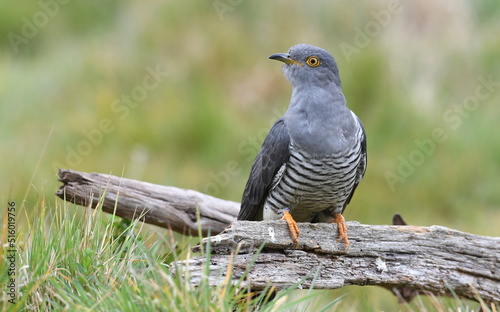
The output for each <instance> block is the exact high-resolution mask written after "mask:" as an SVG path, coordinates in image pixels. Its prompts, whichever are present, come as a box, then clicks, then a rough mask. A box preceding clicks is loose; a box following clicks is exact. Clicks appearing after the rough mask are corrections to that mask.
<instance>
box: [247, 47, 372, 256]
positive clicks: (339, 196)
mask: <svg viewBox="0 0 500 312" xmlns="http://www.w3.org/2000/svg"><path fill="white" fill-rule="evenodd" d="M269 58H270V59H271V60H277V61H280V62H283V63H284V64H283V73H284V76H285V77H286V78H287V80H288V81H289V82H290V84H291V85H292V95H291V99H290V104H289V106H288V108H287V110H286V112H285V113H284V115H283V116H282V117H281V118H279V119H278V120H277V121H276V122H275V123H274V125H273V126H272V127H271V129H270V131H269V133H268V135H267V136H266V138H265V140H264V142H263V144H262V147H261V149H260V151H259V153H258V154H257V157H256V158H255V161H254V163H253V165H252V168H251V170H250V175H249V178H248V181H247V183H246V186H245V189H244V191H243V195H242V200H241V207H240V211H239V213H238V217H237V220H249V221H262V220H279V219H283V220H285V221H286V223H287V224H288V228H289V230H290V234H291V238H292V240H293V242H294V243H295V246H296V247H297V248H298V246H299V243H298V237H299V236H300V229H299V227H298V225H297V222H312V223H317V222H328V223H333V222H334V223H337V225H338V235H339V236H338V241H343V242H344V247H345V250H347V249H348V248H349V246H350V242H349V239H348V236H347V226H346V223H345V219H344V217H343V216H342V213H343V212H344V210H345V208H346V206H347V205H348V204H349V202H350V201H351V199H352V197H353V194H354V191H355V190H356V188H357V186H358V184H359V183H360V181H361V179H362V178H363V176H364V174H365V171H366V167H367V153H366V134H365V130H364V127H363V124H362V123H361V120H360V119H359V118H358V117H357V116H356V115H355V114H354V113H353V112H352V111H351V110H350V109H349V108H347V106H346V99H345V97H344V94H343V93H342V86H341V81H340V75H339V71H338V67H337V62H336V61H335V59H334V57H333V56H332V55H331V54H330V53H329V52H327V51H326V50H324V49H322V48H319V47H316V46H312V45H308V44H298V45H294V46H292V47H291V48H290V49H289V50H288V52H287V53H276V54H273V55H271V56H269Z"/></svg>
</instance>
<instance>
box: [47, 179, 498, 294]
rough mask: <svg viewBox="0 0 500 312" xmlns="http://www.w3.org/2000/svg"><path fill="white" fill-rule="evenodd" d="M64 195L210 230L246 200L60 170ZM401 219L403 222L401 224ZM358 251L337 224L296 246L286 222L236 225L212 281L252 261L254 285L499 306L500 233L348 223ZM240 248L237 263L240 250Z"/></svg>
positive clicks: (195, 270)
mask: <svg viewBox="0 0 500 312" xmlns="http://www.w3.org/2000/svg"><path fill="white" fill-rule="evenodd" d="M59 177H60V178H59V181H61V182H63V185H62V186H61V188H60V190H59V191H58V192H57V193H56V195H57V196H59V197H60V198H62V199H64V200H67V201H71V202H74V203H76V204H78V205H83V206H90V207H92V208H95V207H96V206H97V205H98V203H102V210H103V211H105V212H108V213H115V214H116V215H117V216H120V217H123V218H126V219H135V218H139V219H140V220H141V221H143V222H146V223H150V224H155V225H158V226H161V227H165V228H171V229H172V230H174V231H178V232H181V233H186V234H189V233H197V232H198V224H197V210H198V211H199V217H200V227H201V229H202V231H203V233H204V234H205V235H206V234H207V233H208V232H210V233H212V234H215V233H219V232H222V231H223V230H224V229H225V228H226V226H227V225H229V224H230V223H231V222H232V221H234V220H235V219H236V216H237V214H238V210H239V206H240V205H239V203H235V202H231V201H226V200H222V199H218V198H215V197H211V196H208V195H205V194H202V193H199V192H196V191H193V190H185V189H179V188H175V187H167V186H160V185H155V184H151V183H147V182H141V181H136V180H131V179H125V178H120V177H116V176H112V175H107V174H100V173H84V172H78V171H73V170H60V171H59ZM398 224H404V222H403V221H402V220H401V221H398ZM347 226H348V231H349V232H348V234H349V240H350V242H351V247H350V249H349V250H347V251H344V250H343V248H344V244H343V243H341V242H337V241H336V239H335V238H336V235H337V228H336V224H324V223H316V224H310V223H300V224H299V228H300V231H301V232H300V237H299V244H300V249H294V245H293V243H292V241H291V238H290V233H289V230H288V227H287V225H286V223H285V221H281V220H280V221H264V222H248V221H238V222H233V224H232V226H231V227H229V228H227V229H226V230H224V231H223V232H222V233H220V234H219V235H217V236H214V237H210V238H206V239H205V240H204V243H205V244H207V243H208V242H210V245H211V252H212V253H213V254H212V255H211V258H210V264H209V268H210V274H209V275H208V278H209V281H210V283H211V284H212V285H218V284H219V283H221V282H222V280H223V279H225V278H226V276H225V275H224V274H226V273H227V268H228V266H229V265H230V264H231V267H232V268H233V271H232V276H231V278H232V282H236V281H237V280H238V278H239V277H240V276H242V275H243V274H244V272H245V271H246V270H248V265H249V264H250V263H252V262H254V261H253V260H254V257H255V256H254V254H255V250H256V249H257V248H258V247H259V246H261V245H263V244H264V246H265V249H264V250H262V252H261V253H259V254H258V255H257V258H256V261H255V262H254V263H253V265H252V266H251V267H250V269H249V272H248V276H247V278H246V279H245V280H244V281H243V284H247V285H248V286H250V287H251V288H252V289H254V290H259V289H263V288H264V287H265V286H266V285H268V284H273V285H275V286H276V287H278V288H283V287H287V286H290V285H293V284H295V283H297V282H300V281H301V286H302V287H310V286H311V285H312V287H313V288H317V289H334V288H340V287H342V286H344V285H379V286H382V287H385V288H388V289H390V290H392V291H393V292H395V293H400V294H401V296H402V297H403V299H406V300H409V299H411V298H412V297H413V296H415V295H416V294H418V293H426V292H429V293H433V294H434V295H436V294H437V295H439V294H448V293H450V290H451V291H453V292H454V293H455V294H456V295H458V296H461V297H464V298H468V299H473V300H474V299H477V298H478V297H481V298H482V299H483V300H485V301H487V302H497V303H498V302H500V268H499V262H500V238H496V237H485V236H477V235H472V234H468V233H462V232H459V231H455V230H451V229H447V228H444V227H440V226H432V227H418V226H375V225H362V224H359V223H356V222H347ZM236 249H238V250H239V253H238V254H237V255H235V256H234V257H233V260H232V263H230V259H231V252H232V251H234V250H236ZM205 260H206V257H205V256H200V257H196V258H192V259H191V260H189V261H185V262H177V263H176V268H177V269H178V270H181V272H183V274H185V275H186V276H189V278H191V280H192V283H193V284H195V285H196V284H199V283H200V280H201V279H202V278H204V277H205V275H203V274H202V272H203V267H204V266H205Z"/></svg>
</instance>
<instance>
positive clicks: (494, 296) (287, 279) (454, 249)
mask: <svg viewBox="0 0 500 312" xmlns="http://www.w3.org/2000/svg"><path fill="white" fill-rule="evenodd" d="M347 227H348V233H349V241H350V242H351V247H350V249H349V250H347V251H344V250H343V249H344V244H343V243H342V242H338V241H337V240H336V236H337V234H336V233H337V227H336V224H325V223H316V224H311V223H299V228H300V231H301V232H300V237H299V244H300V247H299V248H300V249H294V244H293V242H292V240H291V237H290V234H289V231H288V227H287V225H286V222H285V221H282V220H280V221H263V222H249V221H237V222H233V224H232V225H231V227H229V228H227V229H226V230H225V231H224V232H222V233H220V234H219V235H217V236H214V237H210V238H205V239H204V242H203V244H204V245H206V244H207V243H210V248H211V253H212V255H211V257H210V264H209V267H210V274H209V276H208V278H209V281H210V284H212V285H218V284H220V283H221V282H222V281H223V280H224V279H226V278H227V276H225V274H226V271H227V268H228V266H229V265H230V259H231V258H232V263H231V267H232V268H233V275H232V276H231V278H232V282H233V283H237V281H238V279H239V278H240V277H241V276H242V275H243V274H244V273H245V271H246V270H248V266H249V264H250V263H251V262H253V260H254V257H255V251H256V250H257V248H259V246H261V245H264V249H263V250H262V252H261V253H259V254H258V255H257V256H256V258H255V262H254V263H253V265H252V266H251V268H250V269H249V271H248V275H247V278H245V279H244V280H243V285H246V286H250V288H251V289H253V290H260V289H264V288H265V287H266V286H267V285H269V284H273V285H274V286H276V287H277V288H284V287H287V286H291V285H293V284H294V283H297V282H299V281H302V282H301V287H304V288H308V287H311V285H312V287H314V288H315V289H335V288H340V287H343V286H345V285H379V286H384V287H386V288H389V289H391V288H393V287H395V288H401V287H405V288H406V289H408V288H414V289H418V290H424V291H429V292H431V293H434V294H446V293H450V291H453V292H454V293H455V294H456V295H457V296H459V297H464V298H468V299H472V300H477V298H478V297H481V298H482V299H483V300H485V301H486V302H500V267H499V262H500V238H497V237H485V236H477V235H472V234H468V233H463V232H459V231H456V230H451V229H448V228H445V227H441V226H431V227H418V226H389V225H363V224H359V223H357V222H347ZM237 249H238V250H239V254H237V255H231V252H233V251H235V250H237ZM205 260H206V257H205V256H200V257H196V258H192V259H190V260H188V261H184V262H179V263H177V268H176V269H177V270H181V272H184V273H185V274H186V275H187V276H189V278H190V279H191V281H192V283H194V284H195V285H197V284H198V283H200V281H201V279H202V278H205V277H206V276H205V275H203V274H202V272H203V267H204V266H205V265H206V264H205ZM183 270H184V271H183Z"/></svg>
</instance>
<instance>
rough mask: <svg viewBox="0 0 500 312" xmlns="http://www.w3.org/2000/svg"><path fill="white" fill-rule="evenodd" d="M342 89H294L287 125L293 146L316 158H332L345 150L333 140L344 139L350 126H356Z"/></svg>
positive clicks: (287, 112) (286, 117)
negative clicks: (295, 145)
mask: <svg viewBox="0 0 500 312" xmlns="http://www.w3.org/2000/svg"><path fill="white" fill-rule="evenodd" d="M345 103H346V101H345V98H344V95H343V94H342V91H341V90H340V89H339V88H338V89H336V90H335V89H333V90H332V89H325V88H317V89H316V88H314V87H313V88H308V89H307V90H302V89H300V88H294V89H293V92H292V99H291V101H290V106H289V107H288V110H287V111H286V113H285V116H284V118H285V124H286V126H287V128H288V131H289V133H290V138H291V139H292V142H294V143H295V144H297V145H300V146H303V147H304V148H305V149H307V150H309V151H310V152H311V153H312V154H315V155H330V154H334V153H336V152H338V150H341V149H342V148H343V146H341V145H339V144H340V143H339V142H337V141H332V138H333V137H334V136H335V135H336V134H338V135H343V127H344V126H345V124H346V123H348V124H349V123H352V121H353V118H352V115H351V111H350V110H349V109H348V108H347V107H346V105H345Z"/></svg>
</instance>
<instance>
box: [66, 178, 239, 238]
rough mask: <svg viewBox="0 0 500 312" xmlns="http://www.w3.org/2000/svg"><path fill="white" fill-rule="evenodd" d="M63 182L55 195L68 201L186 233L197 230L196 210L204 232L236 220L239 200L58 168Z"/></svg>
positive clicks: (213, 232)
mask: <svg viewBox="0 0 500 312" xmlns="http://www.w3.org/2000/svg"><path fill="white" fill-rule="evenodd" d="M59 181H61V182H62V183H63V185H62V186H61V187H60V189H59V190H58V191H57V193H56V195H57V196H58V197H60V198H62V199H64V200H67V201H69V202H73V203H76V204H78V205H82V206H89V205H90V206H91V207H92V208H95V207H96V206H97V205H98V203H99V202H102V210H103V211H105V212H107V213H113V212H115V214H116V215H117V216H120V217H122V218H125V219H129V220H131V219H140V220H141V221H143V222H146V223H149V224H154V225H157V226H160V227H163V228H170V229H172V230H173V231H176V232H180V233H184V234H190V233H193V234H195V235H196V234H197V233H198V223H197V221H196V220H197V216H196V215H197V212H196V210H197V209H198V210H199V214H200V226H201V229H202V232H203V235H205V236H206V235H207V234H208V233H209V232H210V233H212V234H217V233H219V232H221V231H222V230H224V228H226V227H227V226H228V225H229V224H230V223H231V222H232V221H234V220H236V216H237V215H238V211H239V209H240V204H239V203H235V202H232V201H228V200H223V199H219V198H215V197H212V196H209V195H206V194H203V193H200V192H196V191H193V190H186V189H181V188H177V187H169V186H162V185H156V184H151V183H147V182H142V181H137V180H132V179H125V178H120V177H117V176H113V175H108V174H102V173H86V172H79V171H74V170H65V169H64V170H63V169H61V170H59Z"/></svg>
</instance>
